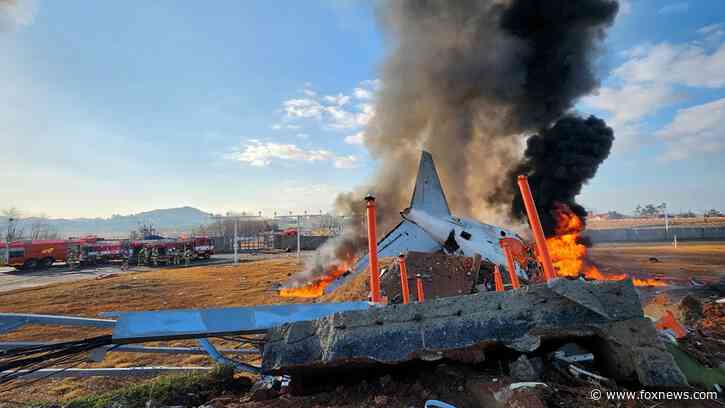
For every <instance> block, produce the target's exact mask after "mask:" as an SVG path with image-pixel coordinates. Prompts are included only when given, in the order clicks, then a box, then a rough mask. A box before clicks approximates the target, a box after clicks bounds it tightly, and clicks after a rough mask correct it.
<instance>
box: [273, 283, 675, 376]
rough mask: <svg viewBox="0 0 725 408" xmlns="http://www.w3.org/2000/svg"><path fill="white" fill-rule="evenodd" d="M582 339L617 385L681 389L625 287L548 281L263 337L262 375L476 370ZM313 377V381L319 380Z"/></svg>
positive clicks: (351, 315) (327, 320) (347, 316)
mask: <svg viewBox="0 0 725 408" xmlns="http://www.w3.org/2000/svg"><path fill="white" fill-rule="evenodd" d="M561 339H568V340H570V341H576V340H579V341H586V342H587V343H591V345H592V347H594V346H596V347H597V348H598V349H599V350H600V352H599V354H600V355H601V357H602V361H601V365H602V366H603V367H604V368H605V370H606V371H607V372H608V375H611V376H614V377H615V379H617V380H621V381H634V382H638V383H640V384H642V385H644V386H658V385H660V386H661V385H668V386H672V385H683V384H685V379H684V376H683V375H682V373H681V372H680V371H679V369H678V368H677V367H676V366H675V364H674V361H673V359H672V356H670V355H669V354H668V353H667V352H666V350H665V349H664V346H663V345H662V344H661V342H660V341H659V340H658V337H657V333H656V331H655V328H654V325H653V324H652V322H651V321H650V320H648V319H645V318H644V317H643V314H642V308H641V306H640V303H639V298H638V297H637V294H636V292H635V289H634V287H633V286H632V283H631V282H629V281H603V282H585V281H580V280H566V279H557V280H554V281H551V282H549V284H541V285H533V286H530V287H528V288H527V289H526V290H516V291H508V292H500V293H499V292H486V293H480V294H474V295H468V296H457V297H450V298H440V299H435V300H433V301H430V302H426V303H423V304H409V305H389V306H387V307H384V308H379V309H371V310H369V311H352V312H345V313H338V314H335V315H332V316H329V317H324V318H321V319H318V320H314V321H307V322H296V323H291V324H286V325H283V326H281V327H278V328H274V329H272V330H270V332H269V334H268V336H267V343H266V345H265V348H264V352H263V357H262V370H263V372H266V373H268V374H275V375H281V374H288V375H290V376H292V383H293V384H295V382H297V383H299V382H305V383H307V382H310V381H313V382H321V381H334V378H335V376H336V375H337V373H336V370H337V371H344V372H350V371H355V370H369V369H371V368H377V367H380V366H381V365H391V364H403V363H407V362H413V361H438V360H442V359H447V360H453V361H460V362H466V363H480V362H483V361H485V360H486V359H487V358H490V357H489V355H501V356H503V355H505V354H506V353H507V350H508V352H511V353H516V352H518V353H530V352H534V351H537V350H538V349H540V348H542V347H543V346H544V345H545V343H548V342H551V341H555V340H556V341H561ZM320 377H322V378H323V380H320Z"/></svg>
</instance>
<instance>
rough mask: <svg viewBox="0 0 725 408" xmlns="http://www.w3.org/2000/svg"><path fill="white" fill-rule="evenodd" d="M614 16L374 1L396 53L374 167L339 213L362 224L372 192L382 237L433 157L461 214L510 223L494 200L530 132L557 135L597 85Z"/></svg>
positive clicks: (579, 2) (375, 139)
mask: <svg viewBox="0 0 725 408" xmlns="http://www.w3.org/2000/svg"><path fill="white" fill-rule="evenodd" d="M617 9H618V4H617V2H616V1H615V0H576V1H572V0H456V1H450V0H395V1H388V2H381V3H378V10H377V11H378V19H379V22H380V25H381V26H382V29H383V32H384V35H385V38H386V41H387V44H388V46H389V50H388V54H387V56H386V59H385V61H384V63H383V65H382V67H381V79H382V84H383V85H382V89H381V90H380V91H379V93H378V95H377V97H376V104H375V116H374V118H373V119H372V121H371V123H370V124H369V125H368V128H367V129H366V131H365V145H366V147H367V148H368V150H369V151H370V154H371V156H372V157H373V159H375V160H376V162H377V164H378V167H377V171H376V173H375V175H374V177H373V178H372V180H371V185H369V186H366V187H364V188H360V189H359V190H358V191H357V192H355V193H352V194H345V195H342V196H340V197H338V199H337V201H336V204H337V206H338V209H339V210H346V209H347V210H350V209H353V210H354V211H353V215H357V217H353V219H354V221H353V226H360V225H363V221H362V217H361V216H362V214H363V212H362V210H363V207H364V203H363V197H364V195H365V194H367V193H368V192H372V193H374V194H375V195H376V197H377V199H378V200H377V202H378V206H379V209H378V214H379V220H378V222H379V229H378V231H379V232H380V233H381V234H382V233H385V232H386V231H387V230H388V228H390V227H391V226H393V225H394V224H395V223H397V222H398V221H399V215H398V213H399V211H400V210H401V209H403V208H405V207H407V205H408V200H409V199H410V195H411V191H412V186H413V184H414V182H415V172H416V169H417V166H418V160H419V158H420V151H421V149H425V150H428V151H430V152H431V153H432V154H433V157H434V159H435V162H436V166H437V167H438V172H439V175H440V177H441V181H442V183H443V186H444V189H445V192H446V195H447V198H448V202H449V205H450V207H451V210H452V211H453V212H454V213H456V214H458V215H462V216H471V217H475V218H478V219H481V220H484V221H488V222H494V223H503V222H506V221H507V220H508V219H509V217H508V214H509V213H510V200H502V199H501V197H500V195H497V194H496V192H501V191H503V190H502V189H501V185H502V184H503V183H506V181H507V178H506V175H507V174H508V173H509V171H510V169H511V168H512V167H513V166H515V164H516V163H518V162H519V160H520V155H521V153H520V151H521V138H522V134H524V133H526V132H534V131H538V130H539V129H544V128H547V127H549V126H550V125H551V124H552V123H553V122H554V121H556V120H557V119H559V118H560V117H561V116H562V115H563V114H564V113H566V112H567V111H568V110H570V109H571V108H572V107H573V105H574V104H575V103H576V100H577V98H579V97H581V96H583V95H586V94H588V93H590V92H591V91H592V90H594V89H595V88H596V87H597V86H598V82H597V78H596V76H595V74H594V69H593V61H594V57H595V56H596V55H597V54H598V50H599V47H600V43H601V41H602V39H603V38H604V34H605V30H606V28H607V27H608V26H609V25H610V24H611V23H612V22H613V20H614V17H615V16H616V14H617ZM492 197H493V198H495V199H492ZM508 198H511V196H509V197H508ZM361 249H362V248H361Z"/></svg>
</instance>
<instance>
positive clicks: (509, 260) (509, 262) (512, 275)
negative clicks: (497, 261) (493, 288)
mask: <svg viewBox="0 0 725 408" xmlns="http://www.w3.org/2000/svg"><path fill="white" fill-rule="evenodd" d="M499 243H500V244H501V248H503V254H504V255H505V256H506V268H507V269H508V270H509V280H510V281H511V286H512V287H513V288H514V289H518V288H520V287H521V285H520V284H519V277H518V275H516V266H515V265H514V257H513V255H511V250H509V247H508V245H506V244H504V242H503V241H499Z"/></svg>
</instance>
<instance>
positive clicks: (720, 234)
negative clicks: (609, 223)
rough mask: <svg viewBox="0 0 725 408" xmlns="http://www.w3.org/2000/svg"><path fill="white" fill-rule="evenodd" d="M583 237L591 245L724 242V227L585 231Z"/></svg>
mask: <svg viewBox="0 0 725 408" xmlns="http://www.w3.org/2000/svg"><path fill="white" fill-rule="evenodd" d="M584 236H586V237H588V238H589V239H590V240H591V241H592V242H593V243H595V244H596V243H603V242H657V241H672V240H673V239H674V237H675V236H677V240H678V241H695V240H720V239H724V240H725V227H673V228H670V230H669V231H665V228H664V227H662V228H639V229H637V228H616V229H606V230H587V231H586V232H585V233H584Z"/></svg>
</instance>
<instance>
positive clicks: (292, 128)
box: [272, 123, 300, 130]
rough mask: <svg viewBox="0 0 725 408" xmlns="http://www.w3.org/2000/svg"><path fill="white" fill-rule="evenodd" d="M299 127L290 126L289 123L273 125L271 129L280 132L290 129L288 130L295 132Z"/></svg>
mask: <svg viewBox="0 0 725 408" xmlns="http://www.w3.org/2000/svg"><path fill="white" fill-rule="evenodd" d="M299 128H300V126H299V125H292V124H289V123H275V124H274V125H272V129H274V130H282V129H290V130H297V129H299Z"/></svg>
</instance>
